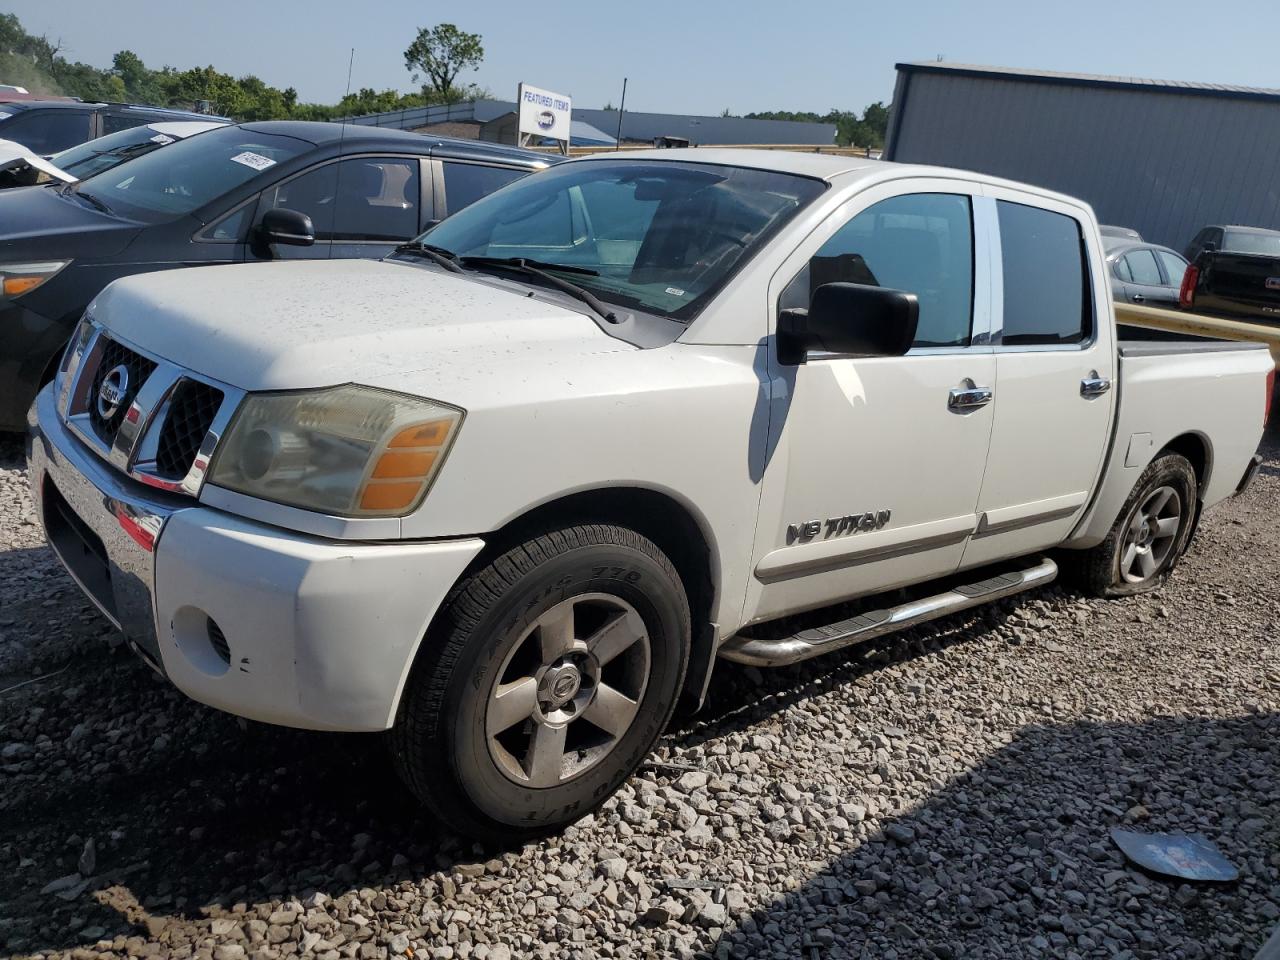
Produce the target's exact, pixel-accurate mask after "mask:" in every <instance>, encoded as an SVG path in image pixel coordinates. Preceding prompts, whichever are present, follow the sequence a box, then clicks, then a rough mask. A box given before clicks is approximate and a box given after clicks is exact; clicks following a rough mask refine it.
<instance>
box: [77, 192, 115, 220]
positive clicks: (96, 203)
mask: <svg viewBox="0 0 1280 960" xmlns="http://www.w3.org/2000/svg"><path fill="white" fill-rule="evenodd" d="M69 186H70V190H69V192H70V193H72V194H74V195H75V196H77V197H80V198H81V199H83V200H88V201H89V202H90V203H91V204H93V205H94V206H95V207H97V208H98V209H99V210H101V211H102V212H103V213H105V214H107V215H108V216H111V215H112V214H111V208H110V207H108V206H107V205H106V204H105V203H103V202H102V201H101V200H99V199H98V198H97V197H95V196H94V195H93V194H92V193H85V192H84V191H83V190H76V189H75V184H70V185H69Z"/></svg>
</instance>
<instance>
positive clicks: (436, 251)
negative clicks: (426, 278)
mask: <svg viewBox="0 0 1280 960" xmlns="http://www.w3.org/2000/svg"><path fill="white" fill-rule="evenodd" d="M392 253H414V254H418V255H420V256H423V257H426V258H427V259H428V260H430V261H431V262H432V263H435V264H438V265H439V266H442V267H444V268H445V269H446V270H449V271H451V272H453V273H461V272H462V268H461V267H460V266H458V255H457V254H456V253H454V252H453V251H452V250H446V249H445V248H444V247H437V246H435V245H434V244H430V243H418V242H417V241H410V242H409V243H402V244H400V246H398V247H396V248H395V250H393V251H392Z"/></svg>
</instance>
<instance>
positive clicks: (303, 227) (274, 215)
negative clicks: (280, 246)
mask: <svg viewBox="0 0 1280 960" xmlns="http://www.w3.org/2000/svg"><path fill="white" fill-rule="evenodd" d="M258 238H259V239H260V240H261V241H262V242H263V243H284V244H288V245H290V246H294V247H309V246H311V245H312V244H313V243H315V242H316V228H315V227H314V226H312V225H311V218H310V217H308V216H307V215H306V214H305V213H299V212H298V211H297V210H286V209H284V208H283V207H276V208H275V209H274V210H268V211H267V212H266V213H265V214H263V216H262V224H261V226H259V227H258Z"/></svg>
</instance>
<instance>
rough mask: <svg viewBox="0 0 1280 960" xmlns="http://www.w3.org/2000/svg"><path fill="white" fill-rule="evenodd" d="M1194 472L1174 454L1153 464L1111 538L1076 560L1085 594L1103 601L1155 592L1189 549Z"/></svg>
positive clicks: (1147, 470) (1135, 490)
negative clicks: (1100, 598) (1106, 598)
mask: <svg viewBox="0 0 1280 960" xmlns="http://www.w3.org/2000/svg"><path fill="white" fill-rule="evenodd" d="M1196 505H1197V484H1196V472H1195V469H1194V468H1193V467H1192V466H1191V463H1190V462H1189V461H1188V460H1187V459H1186V458H1185V457H1183V456H1181V455H1179V454H1176V453H1167V454H1164V455H1163V456H1160V457H1157V458H1156V459H1155V460H1153V461H1152V462H1151V464H1150V465H1149V466H1148V467H1147V469H1146V470H1144V471H1143V473H1142V476H1141V477H1139V478H1138V482H1137V484H1136V485H1135V486H1134V488H1133V492H1132V493H1131V494H1129V499H1128V500H1126V501H1125V504H1124V507H1123V508H1122V509H1121V510H1120V515H1119V517H1117V518H1116V522H1115V525H1114V526H1113V527H1112V528H1111V531H1110V532H1109V533H1108V534H1107V538H1106V539H1105V540H1104V541H1102V543H1100V544H1098V545H1097V546H1096V547H1094V548H1092V549H1091V550H1086V551H1083V553H1082V554H1081V555H1080V556H1079V558H1078V565H1079V575H1080V580H1081V585H1082V586H1083V587H1084V589H1085V590H1086V591H1087V592H1089V593H1091V594H1093V595H1094V596H1099V597H1127V596H1133V595H1134V594H1138V593H1146V592H1147V591H1149V590H1154V589H1155V588H1156V587H1158V586H1160V585H1161V584H1162V583H1164V582H1165V581H1166V580H1167V579H1169V574H1170V573H1171V572H1172V571H1173V568H1174V565H1175V564H1177V562H1178V558H1179V557H1181V556H1182V553H1183V551H1184V550H1186V548H1187V543H1188V541H1189V540H1190V539H1191V531H1192V528H1193V526H1194V522H1195V513H1196Z"/></svg>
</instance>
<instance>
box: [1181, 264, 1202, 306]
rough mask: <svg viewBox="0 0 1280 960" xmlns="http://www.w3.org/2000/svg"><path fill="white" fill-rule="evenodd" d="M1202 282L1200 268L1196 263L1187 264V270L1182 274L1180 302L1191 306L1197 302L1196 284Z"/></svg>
mask: <svg viewBox="0 0 1280 960" xmlns="http://www.w3.org/2000/svg"><path fill="white" fill-rule="evenodd" d="M1199 282H1200V268H1199V267H1197V266H1196V265H1195V264H1194V263H1189V264H1187V272H1186V273H1184V274H1183V275H1182V289H1181V290H1179V291H1178V303H1180V304H1181V305H1182V306H1184V307H1190V306H1192V305H1193V304H1194V303H1195V302H1196V284H1197V283H1199Z"/></svg>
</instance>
